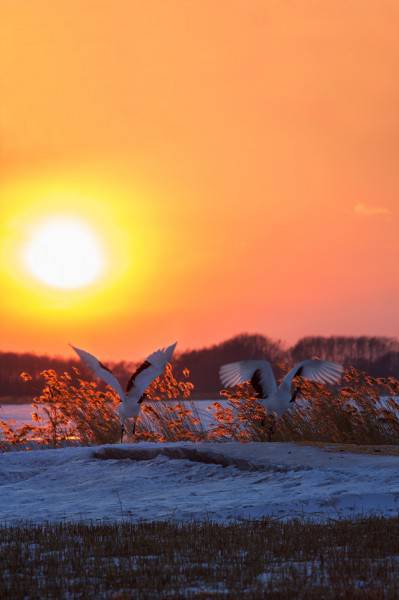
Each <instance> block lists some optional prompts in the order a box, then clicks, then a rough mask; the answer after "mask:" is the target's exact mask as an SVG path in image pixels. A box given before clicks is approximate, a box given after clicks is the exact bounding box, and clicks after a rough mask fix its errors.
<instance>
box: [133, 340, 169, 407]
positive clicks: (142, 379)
mask: <svg viewBox="0 0 399 600" xmlns="http://www.w3.org/2000/svg"><path fill="white" fill-rule="evenodd" d="M175 347H176V343H175V344H172V345H170V346H168V347H167V348H161V349H160V350H157V351H156V352H153V353H152V354H150V356H148V357H147V358H146V359H145V361H144V362H143V363H142V364H141V365H140V366H139V367H138V368H137V369H136V370H135V372H134V373H133V374H132V376H131V377H130V379H129V381H128V384H127V387H126V393H127V397H128V399H132V398H136V399H137V400H139V399H140V398H141V396H142V395H143V394H144V392H145V390H146V389H147V388H148V386H149V385H150V384H151V383H152V382H153V381H154V379H156V378H157V377H159V375H161V374H162V373H163V371H164V369H165V367H166V365H167V363H168V362H170V361H171V359H172V356H173V352H174V350H175Z"/></svg>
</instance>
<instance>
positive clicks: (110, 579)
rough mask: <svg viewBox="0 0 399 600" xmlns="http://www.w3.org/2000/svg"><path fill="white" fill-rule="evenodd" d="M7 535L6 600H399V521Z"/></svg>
mask: <svg viewBox="0 0 399 600" xmlns="http://www.w3.org/2000/svg"><path fill="white" fill-rule="evenodd" d="M121 519H122V522H121V523H119V524H104V523H103V524H92V525H90V524H83V523H63V524H54V525H49V524H47V525H37V526H29V524H26V525H21V526H19V527H11V528H10V527H3V528H0V562H1V565H2V569H1V572H0V597H1V598H12V599H13V600H22V599H24V600H30V599H34V598H83V597H84V598H96V599H97V598H109V599H111V598H112V599H114V600H117V599H118V600H127V599H132V598H133V599H135V598H137V599H140V600H155V599H157V600H158V599H159V598H175V599H177V598H195V599H197V600H205V599H208V598H229V599H231V600H239V599H241V598H248V599H253V600H257V599H260V598H270V599H271V600H290V599H294V598H295V599H302V600H319V599H320V598H323V599H325V600H335V599H336V598H341V599H342V600H357V599H359V600H360V599H369V600H382V599H384V600H385V599H386V600H390V599H392V600H393V599H394V598H398V597H399V561H398V556H399V520H398V519H397V518H393V519H384V518H377V517H374V518H367V519H362V520H358V521H337V522H329V523H325V524H317V523H306V522H300V521H291V522H288V523H279V522H276V521H273V520H262V521H245V522H243V523H230V524H224V525H223V524H216V523H211V522H205V523H204V522H202V523H195V522H191V523H186V524H175V523H168V522H150V523H138V524H134V523H131V522H127V521H125V522H123V514H122V515H121Z"/></svg>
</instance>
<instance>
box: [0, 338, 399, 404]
mask: <svg viewBox="0 0 399 600" xmlns="http://www.w3.org/2000/svg"><path fill="white" fill-rule="evenodd" d="M312 357H318V358H322V359H325V360H332V361H335V362H339V363H343V364H344V365H346V366H354V367H356V368H357V369H360V370H362V371H366V372H368V373H369V374H370V375H373V376H375V377H389V376H394V377H397V376H398V375H399V340H397V339H396V338H393V337H381V336H330V337H323V336H307V337H304V338H302V339H300V340H299V341H298V342H297V343H296V344H295V345H294V346H292V347H290V348H287V347H285V345H284V344H283V343H282V342H281V341H280V340H273V339H271V338H269V337H267V336H263V335H250V334H241V335H238V336H235V337H233V338H231V339H229V340H226V341H224V342H222V343H220V344H215V345H213V346H210V347H207V348H202V349H200V350H192V351H188V352H183V353H182V354H180V355H177V356H176V359H175V369H176V372H177V373H179V372H182V370H183V369H184V368H188V369H189V370H190V379H191V381H192V382H193V384H194V386H195V388H194V394H193V397H196V396H199V395H202V396H204V395H210V396H212V395H215V394H216V393H217V392H218V390H219V389H220V382H219V376H218V372H219V367H220V366H221V365H222V364H225V363H228V362H233V361H236V360H245V359H259V358H265V359H267V360H269V361H270V362H271V363H272V364H273V367H274V369H275V372H276V375H277V377H279V376H281V375H282V374H283V372H284V371H285V370H286V369H288V368H289V367H290V366H291V365H293V364H294V363H296V362H299V361H301V360H303V359H305V358H312ZM108 366H109V367H111V368H112V370H113V371H114V373H115V375H116V376H117V377H118V378H119V379H120V381H122V382H127V381H128V379H129V376H130V374H131V372H132V370H133V369H134V366H135V365H134V363H133V362H127V361H121V362H116V363H108ZM73 367H77V368H78V369H79V371H80V372H81V374H82V378H87V379H91V378H92V375H91V374H90V373H89V372H88V371H87V370H85V369H84V368H83V366H82V365H81V363H80V362H78V361H77V360H74V359H64V358H57V357H50V356H43V355H36V354H31V353H23V354H18V353H14V352H0V397H2V398H5V397H8V398H9V399H10V401H17V399H18V398H25V399H27V398H29V397H33V396H35V395H37V394H39V393H40V391H41V388H42V380H41V379H40V377H39V375H40V373H41V372H42V371H44V370H47V369H54V370H55V371H57V372H58V373H63V372H64V371H70V370H71V369H72V368H73ZM21 372H28V373H29V374H30V375H31V376H32V379H31V380H30V381H23V380H22V379H21V378H20V374H21Z"/></svg>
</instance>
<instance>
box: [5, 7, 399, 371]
mask: <svg viewBox="0 0 399 600" xmlns="http://www.w3.org/2000/svg"><path fill="white" fill-rule="evenodd" d="M398 27H399V4H398V3H397V1H396V0H378V1H377V0H346V1H345V2H344V1H339V0H338V1H337V0H323V2H319V1H316V0H268V1H266V0H262V1H258V0H251V1H248V0H229V1H228V2H227V1H222V0H220V1H219V2H215V1H214V0H201V2H196V1H194V0H148V2H141V1H134V0H118V2H111V1H110V0H85V2H81V0H57V2H53V1H52V0H2V2H1V3H0V289H1V291H2V293H1V295H0V323H1V337H0V350H7V351H35V352H38V353H47V354H58V355H62V354H66V355H68V354H70V353H71V351H70V349H69V347H68V343H69V342H70V343H74V344H75V345H78V346H81V347H83V348H86V349H88V350H91V351H93V352H96V353H98V354H100V355H101V356H102V357H104V358H106V359H114V360H116V359H122V358H124V359H134V358H137V357H138V356H140V357H141V356H144V355H145V354H148V353H149V352H151V351H152V350H153V349H154V348H155V347H159V346H164V345H167V344H169V343H171V342H173V341H175V340H178V342H179V346H178V347H179V348H180V350H185V349H187V348H196V347H201V346H204V345H209V344H212V343H217V342H219V341H221V340H223V339H226V338H227V337H229V336H232V335H235V334H237V333H240V332H257V333H262V334H265V335H269V336H271V337H274V338H279V339H282V340H284V341H285V342H286V343H287V344H291V343H293V342H295V341H296V340H297V339H298V338H299V337H301V336H304V335H332V334H347V335H360V334H372V335H389V336H398V335H399V303H398V301H397V297H398V292H399V278H398V276H397V263H398V259H399V236H398V234H397V231H398V224H399V223H398V221H399V218H398V214H399V202H398V192H399V169H398V158H399V111H398V106H399V79H398V77H397V72H398V65H399V36H398V35H397V32H398ZM55 222H58V223H60V222H61V223H63V222H64V223H65V222H69V223H70V222H73V223H75V225H77V227H84V228H85V229H86V230H87V231H88V232H89V235H91V236H92V239H93V240H94V242H93V243H94V244H95V246H96V252H97V254H98V256H97V258H98V260H100V261H101V269H100V273H99V275H98V276H96V277H95V278H94V280H93V281H90V282H89V283H86V284H85V285H81V286H79V287H74V288H65V287H59V286H57V285H53V284H52V283H51V282H50V283H48V281H47V282H45V281H43V279H40V277H39V278H38V277H37V272H36V273H35V271H37V270H39V271H40V269H42V275H43V269H44V270H45V269H46V265H44V264H42V263H43V261H44V262H45V261H46V260H47V259H48V256H47V257H43V256H41V257H40V256H39V257H37V255H36V254H35V253H34V252H33V249H32V248H33V245H34V241H35V240H36V241H37V239H39V241H40V235H41V234H40V232H43V228H45V227H47V228H48V232H49V235H50V237H51V236H52V238H53V239H56V240H58V239H59V238H60V237H62V235H61V236H60V235H59V230H57V229H54V223H55ZM69 240H70V242H69ZM54 244H56V243H55V242H54ZM66 245H67V248H65V243H64V248H63V252H64V254H66V255H67V256H68V257H69V256H70V255H71V256H72V255H74V256H75V259H76V260H77V261H78V263H79V264H78V265H76V263H74V264H75V266H74V267H73V268H75V269H79V268H80V266H79V265H80V259H81V260H82V263H81V264H82V265H83V264H86V263H84V261H85V257H84V256H83V252H84V245H82V243H81V241H79V240H77V239H75V236H74V233H73V231H72V234H71V235H68V236H67V244H66ZM27 255H29V257H30V258H29V260H28V259H27ZM49 255H51V256H52V251H51V249H50V251H49ZM51 256H50V259H51ZM76 257H77V258H76ZM32 261H33V262H34V263H35V265H34V266H36V267H37V269H35V268H33V267H32ZM48 268H49V267H48V266H47V269H48ZM82 268H83V267H82ZM87 268H88V267H87ZM53 283H54V282H53Z"/></svg>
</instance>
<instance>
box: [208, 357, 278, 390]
mask: <svg viewBox="0 0 399 600" xmlns="http://www.w3.org/2000/svg"><path fill="white" fill-rule="evenodd" d="M219 376H220V380H221V382H222V384H223V385H224V386H226V387H232V386H234V385H237V384H239V383H244V382H245V381H250V382H251V384H252V386H253V387H254V389H255V390H256V392H257V394H258V396H259V397H260V398H268V397H269V396H271V395H272V394H274V392H276V390H277V384H276V379H275V377H274V373H273V370H272V367H271V365H270V363H269V362H267V360H241V361H239V362H234V363H229V364H227V365H223V366H222V367H220V370H219Z"/></svg>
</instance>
